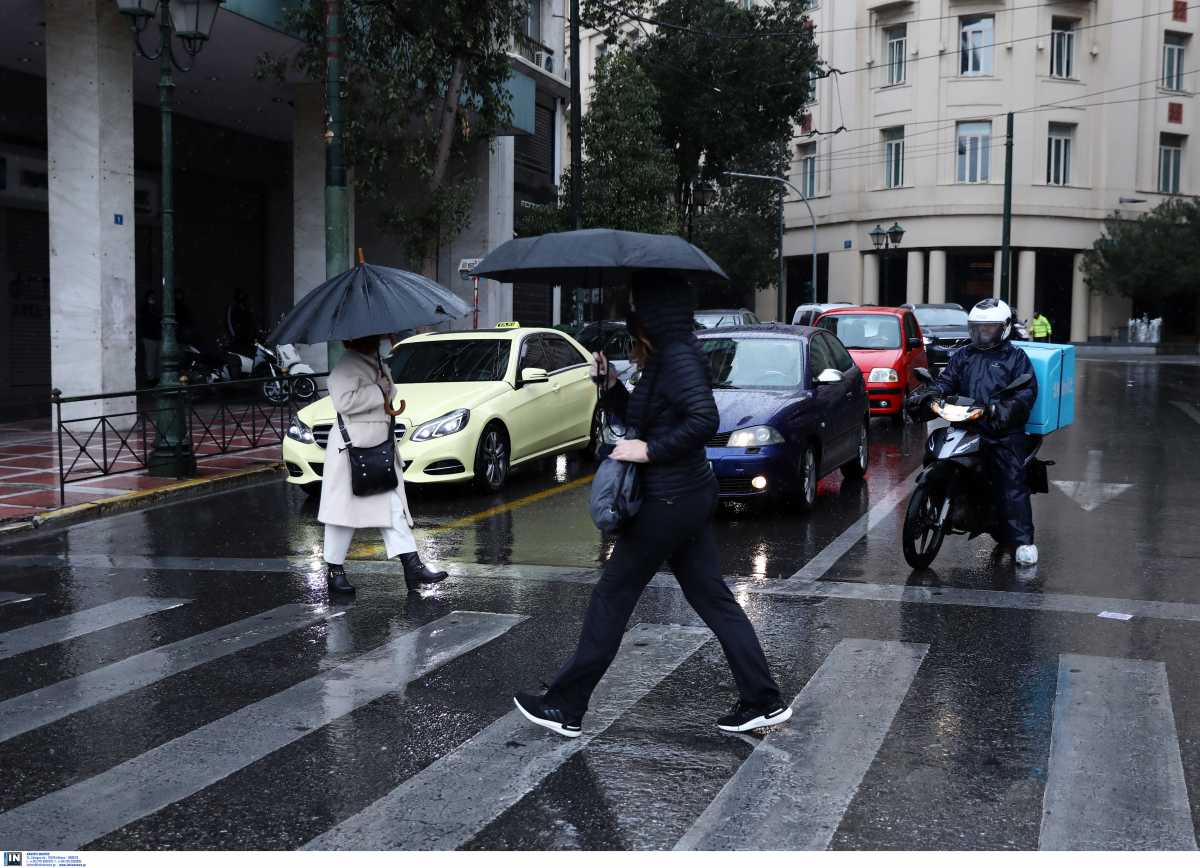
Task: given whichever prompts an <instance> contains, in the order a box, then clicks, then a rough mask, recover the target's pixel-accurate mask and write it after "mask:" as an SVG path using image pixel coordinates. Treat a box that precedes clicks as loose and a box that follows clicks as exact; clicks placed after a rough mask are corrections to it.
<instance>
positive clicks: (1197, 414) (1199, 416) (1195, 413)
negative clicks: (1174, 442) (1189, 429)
mask: <svg viewBox="0 0 1200 868" xmlns="http://www.w3.org/2000/svg"><path fill="white" fill-rule="evenodd" d="M1171 403H1172V404H1174V405H1175V406H1176V407H1178V408H1179V409H1180V410H1182V411H1183V412H1184V413H1186V414H1187V416H1188V418H1189V419H1191V420H1192V421H1193V422H1198V423H1200V410H1197V409H1196V408H1195V407H1193V406H1192V405H1191V404H1188V403H1186V402H1184V401H1172V402H1171Z"/></svg>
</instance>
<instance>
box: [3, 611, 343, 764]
mask: <svg viewBox="0 0 1200 868" xmlns="http://www.w3.org/2000/svg"><path fill="white" fill-rule="evenodd" d="M343 614H345V612H344V611H338V610H334V609H329V608H327V607H325V606H304V605H288V606H280V607H279V608H277V609H271V610H270V611H267V612H261V613H259V614H257V615H254V616H253V617H250V618H246V619H244V620H241V621H236V622H234V623H232V624H226V625H225V626H224V627H218V628H216V629H215V630H209V631H208V632H206V633H200V634H198V635H195V636H189V637H188V638H186V639H182V640H180V641H178V642H172V643H170V644H168V645H163V646H161V647H159V648H152V649H150V650H149V651H143V652H142V653H141V654H135V655H134V656H132V657H127V658H125V659H124V660H119V661H117V662H116V663H112V664H110V665H108V666H102V667H101V668H99V669H94V670H92V671H91V672H85V673H83V674H82V675H78V676H76V677H74V678H68V679H66V680H64V681H58V682H55V683H54V684H49V685H47V686H46V687H42V688H40V689H38V690H33V691H31V692H29V693H24V694H22V695H20V696H15V697H13V698H12V699H8V700H5V701H3V702H0V741H7V740H8V739H10V738H15V737H16V736H18V735H21V734H22V733H26V732H29V731H30V730H33V729H37V728H38V727H40V726H45V725H47V724H49V723H53V722H54V721H56V720H61V719H62V718H64V717H66V716H67V715H70V714H75V713H76V712H79V711H83V710H84V709H87V708H91V707H92V706H94V705H99V704H100V703H102V702H108V701H109V700H110V699H116V698H117V697H118V696H124V695H125V694H126V693H132V692H133V691H134V690H138V689H140V688H142V687H146V686H148V685H150V684H154V683H156V682H158V681H161V680H162V679H164V678H169V677H170V676H172V675H177V674H178V673H180V672H186V671H187V670H189V669H193V668H195V667H196V666H200V665H202V664H204V663H209V662H211V661H213V660H217V659H219V658H221V657H225V656H226V655H229V654H235V653H237V652H238V651H242V650H244V649H246V648H251V647H253V646H255V645H258V644H261V643H262V642H266V641H269V640H271V639H276V638H278V637H280V636H284V635H286V634H288V633H290V632H292V631H293V630H298V629H300V628H302V627H307V626H308V625H310V624H314V623H316V622H318V621H321V620H324V619H327V618H336V617H339V616H341V615H343Z"/></svg>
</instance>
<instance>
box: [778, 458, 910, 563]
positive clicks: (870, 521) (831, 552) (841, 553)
mask: <svg viewBox="0 0 1200 868" xmlns="http://www.w3.org/2000/svg"><path fill="white" fill-rule="evenodd" d="M922 469H923V468H921V467H918V468H917V469H916V470H914V471H913V472H912V473H910V474H908V476H906V477H904V479H903V480H901V481H900V482H898V483H896V484H895V485H893V486H892V487H891V488H889V489H888V490H887V492H886V493H885V494H884V495H883V497H882V498H880V500H879V502H878V503H877V504H875V505H874V506H872V507H871V508H870V510H868V511H867V512H866V514H864V515H862V516H861V517H859V519H858V521H856V522H854V524H852V525H850V527H848V528H846V530H844V531H843V532H842V533H841V535H839V536H838V538H837V539H835V540H834V541H833V542H831V543H830V544H829V545H827V546H825V548H823V549H822V550H821V551H820V552H819V553H818V554H817V556H816V557H815V558H813V559H812V560H811V561H809V562H808V563H807V564H805V565H804V566H803V567H802V568H801V569H799V570H797V571H796V572H795V573H793V574H792V575H791V577H790V578H788V579H785V580H784V581H783V582H780V583H779V586H780V587H792V586H795V585H797V584H802V583H805V582H815V581H817V580H818V579H820V578H821V577H822V576H823V575H825V574H826V573H827V572H829V570H830V569H831V568H832V567H833V565H834V564H836V563H837V562H838V561H840V560H841V559H842V558H843V557H845V556H846V554H847V553H848V552H849V551H850V549H852V548H854V547H855V546H856V545H858V542H859V540H861V539H863V537H865V536H866V535H867V534H868V533H870V531H871V530H872V529H873V528H874V527H875V525H877V524H879V523H880V522H881V521H883V520H884V519H885V518H887V517H888V516H889V515H891V514H892V511H893V510H894V509H895V508H896V505H897V504H899V503H900V502H901V501H902V500H904V499H905V498H906V497H907V496H908V491H909V484H910V483H911V482H912V481H913V480H914V479H915V478H916V477H917V474H918V473H920V472H921V470H922Z"/></svg>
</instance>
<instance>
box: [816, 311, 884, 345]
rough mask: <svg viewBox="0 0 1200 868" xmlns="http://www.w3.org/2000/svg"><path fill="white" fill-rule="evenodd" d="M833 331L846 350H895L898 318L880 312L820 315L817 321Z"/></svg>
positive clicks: (821, 325)
mask: <svg viewBox="0 0 1200 868" xmlns="http://www.w3.org/2000/svg"><path fill="white" fill-rule="evenodd" d="M817 325H819V326H820V327H821V328H823V329H828V330H829V331H831V332H833V333H834V334H835V335H837V336H838V338H839V339H840V340H841V342H842V343H843V344H845V346H846V349H848V350H897V349H899V348H900V320H899V319H897V318H896V317H894V316H884V315H880V314H863V313H851V314H839V315H833V314H830V315H828V316H823V317H821V321H820V322H819V323H817Z"/></svg>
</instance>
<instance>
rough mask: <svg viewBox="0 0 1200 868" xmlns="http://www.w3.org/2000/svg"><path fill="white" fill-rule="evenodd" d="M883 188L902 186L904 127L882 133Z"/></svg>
mask: <svg viewBox="0 0 1200 868" xmlns="http://www.w3.org/2000/svg"><path fill="white" fill-rule="evenodd" d="M883 186H885V187H889V188H891V187H903V186H904V127H891V128H890V129H886V130H884V131H883Z"/></svg>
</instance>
